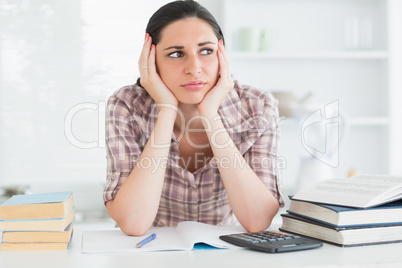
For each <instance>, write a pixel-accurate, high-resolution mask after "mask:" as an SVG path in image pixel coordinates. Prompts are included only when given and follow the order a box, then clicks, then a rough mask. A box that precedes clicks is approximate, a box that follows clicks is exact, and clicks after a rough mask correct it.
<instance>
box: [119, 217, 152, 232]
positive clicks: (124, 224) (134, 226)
mask: <svg viewBox="0 0 402 268" xmlns="http://www.w3.org/2000/svg"><path fill="white" fill-rule="evenodd" d="M117 225H118V226H119V228H120V230H121V231H122V232H123V233H125V234H126V235H130V236H142V235H144V234H145V233H146V232H147V231H148V230H149V228H150V226H149V225H147V224H144V223H133V222H132V221H130V220H124V221H120V222H117Z"/></svg>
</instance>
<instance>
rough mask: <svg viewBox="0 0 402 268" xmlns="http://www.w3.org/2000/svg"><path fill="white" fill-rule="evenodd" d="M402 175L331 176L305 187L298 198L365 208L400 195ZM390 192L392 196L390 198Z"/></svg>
mask: <svg viewBox="0 0 402 268" xmlns="http://www.w3.org/2000/svg"><path fill="white" fill-rule="evenodd" d="M401 186H402V178H401V177H391V176H370V175H358V176H355V177H352V178H349V179H330V180H324V181H321V182H319V183H317V184H315V185H314V186H313V187H311V188H307V189H302V190H300V191H299V192H298V193H296V195H294V197H293V198H294V199H298V200H304V201H311V202H319V203H326V204H333V205H340V206H350V207H358V208H365V207H370V206H374V205H379V204H382V203H384V202H389V201H391V200H396V199H398V198H400V195H399V196H398V194H395V191H393V190H396V193H398V190H399V194H401V190H402V188H401ZM390 195H391V197H392V198H390Z"/></svg>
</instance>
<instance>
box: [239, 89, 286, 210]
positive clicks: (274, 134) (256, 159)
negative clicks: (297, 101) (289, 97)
mask: <svg viewBox="0 0 402 268" xmlns="http://www.w3.org/2000/svg"><path fill="white" fill-rule="evenodd" d="M267 96H268V98H266V100H265V101H264V103H265V105H264V106H265V107H264V109H262V111H263V112H262V114H257V115H255V117H254V121H255V123H256V129H254V133H252V134H250V136H249V138H250V137H251V136H253V135H255V136H258V138H256V139H255V142H254V144H253V145H252V146H251V147H250V148H249V149H248V150H247V151H246V152H245V154H244V159H245V160H246V161H247V162H248V164H249V165H250V167H251V168H252V169H253V170H254V172H255V173H256V174H257V176H258V177H259V178H260V179H261V180H262V182H263V183H264V184H265V185H266V187H268V189H270V190H271V192H272V194H273V195H274V196H275V197H276V198H277V199H278V201H279V204H280V206H281V207H283V206H284V201H283V196H282V177H281V174H280V167H281V157H280V156H279V154H278V151H279V137H280V130H279V127H278V123H279V115H278V108H277V101H276V100H275V99H274V98H273V97H272V95H270V94H267ZM250 139H251V138H250Z"/></svg>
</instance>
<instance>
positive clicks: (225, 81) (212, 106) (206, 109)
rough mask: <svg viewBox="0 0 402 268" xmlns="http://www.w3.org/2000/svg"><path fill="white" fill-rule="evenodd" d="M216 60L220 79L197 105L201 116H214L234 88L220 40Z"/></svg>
mask: <svg viewBox="0 0 402 268" xmlns="http://www.w3.org/2000/svg"><path fill="white" fill-rule="evenodd" d="M218 60H219V72H220V77H219V79H218V82H217V83H216V85H215V87H213V88H212V89H211V90H210V91H209V92H208V93H207V94H206V95H205V97H204V99H203V100H202V101H201V102H200V103H199V104H198V111H199V112H200V114H201V115H205V116H208V115H215V114H216V113H217V112H218V109H219V106H220V105H221V104H222V102H223V100H224V99H225V98H226V96H227V94H228V93H229V91H230V90H231V89H233V86H234V83H233V80H232V77H231V75H230V71H229V62H228V60H227V57H226V53H225V50H224V46H223V41H222V39H221V40H219V42H218Z"/></svg>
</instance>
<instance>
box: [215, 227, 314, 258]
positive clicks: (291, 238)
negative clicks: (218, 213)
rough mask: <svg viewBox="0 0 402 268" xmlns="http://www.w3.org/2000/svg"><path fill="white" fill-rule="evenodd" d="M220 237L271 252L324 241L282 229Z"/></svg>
mask: <svg viewBox="0 0 402 268" xmlns="http://www.w3.org/2000/svg"><path fill="white" fill-rule="evenodd" d="M219 238H220V239H222V240H223V241H226V242H229V243H231V244H234V245H237V246H241V247H247V248H250V249H253V250H258V251H264V252H269V253H280V252H289V251H297V250H305V249H313V248H318V247H321V246H322V242H320V241H318V240H315V239H311V238H308V237H305V236H300V235H295V234H288V233H284V232H280V231H262V232H256V233H240V234H229V235H221V236H220V237H219Z"/></svg>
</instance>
